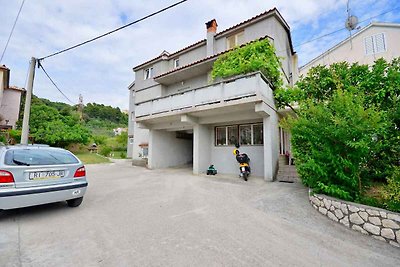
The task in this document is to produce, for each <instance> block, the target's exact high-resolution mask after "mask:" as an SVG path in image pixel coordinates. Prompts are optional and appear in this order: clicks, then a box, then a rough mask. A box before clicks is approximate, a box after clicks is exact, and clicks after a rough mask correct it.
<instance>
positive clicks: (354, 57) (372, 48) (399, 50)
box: [299, 22, 400, 75]
mask: <svg viewBox="0 0 400 267" xmlns="http://www.w3.org/2000/svg"><path fill="white" fill-rule="evenodd" d="M399 42H400V24H398V23H381V22H372V23H371V24H369V25H367V26H366V27H364V28H362V29H360V30H359V31H358V32H356V33H355V34H353V35H352V37H351V38H350V37H349V38H346V39H345V40H343V41H342V42H340V43H338V44H337V45H335V46H334V47H332V48H330V49H328V50H327V51H326V52H324V53H323V54H321V55H319V56H318V57H316V58H314V59H313V60H311V61H310V62H308V63H307V64H305V65H304V66H302V67H301V68H300V70H299V73H300V74H301V75H306V74H307V72H308V70H309V69H310V68H312V67H314V66H318V65H330V64H332V63H335V62H341V61H346V62H349V63H355V62H358V63H360V64H367V65H371V64H373V63H374V61H375V60H377V59H378V58H384V59H386V60H387V61H391V60H392V59H393V58H395V57H399V56H400V46H399Z"/></svg>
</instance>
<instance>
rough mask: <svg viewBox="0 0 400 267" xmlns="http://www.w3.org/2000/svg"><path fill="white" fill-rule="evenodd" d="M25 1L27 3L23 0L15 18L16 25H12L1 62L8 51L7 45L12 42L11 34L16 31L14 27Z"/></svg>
mask: <svg viewBox="0 0 400 267" xmlns="http://www.w3.org/2000/svg"><path fill="white" fill-rule="evenodd" d="M24 3H25V0H22V3H21V6H20V8H19V11H18V14H17V17H16V18H15V21H14V25H13V26H12V28H11V32H10V35H9V36H8V40H7V43H6V46H5V47H4V50H3V53H2V54H1V58H0V63H1V61H2V60H3V57H4V54H5V53H6V50H7V47H8V43H9V42H10V39H11V36H12V35H13V33H14V28H15V25H17V21H18V18H19V14H21V10H22V7H23V6H24Z"/></svg>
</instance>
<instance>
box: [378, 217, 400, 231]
mask: <svg viewBox="0 0 400 267" xmlns="http://www.w3.org/2000/svg"><path fill="white" fill-rule="evenodd" d="M382 225H383V226H384V227H386V228H392V229H394V230H397V229H400V226H399V224H398V223H396V222H394V221H393V220H389V219H383V220H382Z"/></svg>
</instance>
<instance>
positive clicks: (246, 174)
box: [243, 172, 249, 181]
mask: <svg viewBox="0 0 400 267" xmlns="http://www.w3.org/2000/svg"><path fill="white" fill-rule="evenodd" d="M248 176H249V174H248V173H247V172H245V173H243V179H244V180H245V181H247V177H248Z"/></svg>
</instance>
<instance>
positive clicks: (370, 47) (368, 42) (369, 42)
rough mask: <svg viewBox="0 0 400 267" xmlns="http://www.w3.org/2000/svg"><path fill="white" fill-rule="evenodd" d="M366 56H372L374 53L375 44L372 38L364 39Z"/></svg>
mask: <svg viewBox="0 0 400 267" xmlns="http://www.w3.org/2000/svg"><path fill="white" fill-rule="evenodd" d="M364 47H365V54H366V55H372V54H373V53H374V42H373V38H372V36H368V37H365V38H364Z"/></svg>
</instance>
